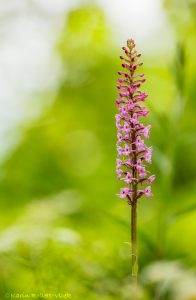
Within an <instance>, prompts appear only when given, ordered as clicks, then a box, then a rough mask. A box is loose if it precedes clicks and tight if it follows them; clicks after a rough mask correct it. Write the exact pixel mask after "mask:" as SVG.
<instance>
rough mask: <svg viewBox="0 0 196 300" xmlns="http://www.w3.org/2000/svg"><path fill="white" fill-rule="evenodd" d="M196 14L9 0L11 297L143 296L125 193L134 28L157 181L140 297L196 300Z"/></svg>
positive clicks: (153, 3) (1, 207)
mask: <svg viewBox="0 0 196 300" xmlns="http://www.w3.org/2000/svg"><path fill="white" fill-rule="evenodd" d="M195 20H196V2H195V0H186V1H183V0H165V1H161V0H148V1H146V0H121V1H117V0H108V1H104V0H97V1H73V0H70V1H69V0H56V1H53V0H28V1H26V0H13V1H3V0H1V1H0V155H1V156H0V163H1V165H0V293H1V296H0V298H1V299H5V295H7V294H6V293H23V294H24V293H31V292H34V293H40V292H46V293H49V292H50V293H52V292H53V293H57V292H60V293H71V295H72V299H80V300H81V299H89V300H98V299H101V300H111V299H113V300H114V299H122V300H129V299H130V300H131V299H132V293H131V285H130V207H129V206H128V205H127V204H126V203H125V202H123V201H122V200H119V199H118V198H117V197H116V196H115V194H117V193H118V192H119V188H120V186H121V184H120V183H119V182H118V181H117V179H116V174H115V159H116V129H115V118H114V115H115V113H116V104H115V99H116V97H117V90H116V88H115V85H116V80H117V71H118V70H119V68H120V61H119V59H118V56H119V55H120V54H121V50H120V49H121V47H122V46H123V45H124V44H125V42H126V39H127V38H128V37H133V38H134V39H135V41H136V44H137V48H138V51H141V52H142V53H143V61H144V66H143V67H142V69H143V71H144V72H145V74H146V78H147V83H145V85H144V89H145V90H146V91H147V92H148V93H149V95H150V96H149V98H148V99H149V100H148V107H149V108H150V110H151V113H150V116H149V119H148V120H149V122H150V123H151V124H152V131H151V138H150V141H149V143H150V144H152V145H153V148H154V155H153V164H152V166H151V171H152V172H153V173H154V174H156V177H157V178H156V181H155V184H154V186H153V193H154V197H153V198H152V199H150V200H146V199H142V200H141V201H140V203H139V206H138V243H139V282H140V294H141V295H140V297H141V299H143V300H152V299H155V300H158V299H165V300H171V299H172V300H194V299H196V275H195V262H196V222H195V218H196V184H195V183H196V182H195V177H196V174H195V170H196V156H195V149H196V135H195V125H196V117H195V115H196V113H195V111H196V100H195V98H196V60H195V50H196V37H195V30H196V23H195ZM37 299H43V297H41V296H40V297H37ZM46 299H47V298H46ZM50 299H53V298H50Z"/></svg>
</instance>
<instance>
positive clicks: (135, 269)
mask: <svg viewBox="0 0 196 300" xmlns="http://www.w3.org/2000/svg"><path fill="white" fill-rule="evenodd" d="M137 273H138V263H137V202H134V203H132V206H131V277H132V283H133V285H134V286H137Z"/></svg>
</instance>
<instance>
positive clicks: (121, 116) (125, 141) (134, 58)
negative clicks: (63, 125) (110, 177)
mask: <svg viewBox="0 0 196 300" xmlns="http://www.w3.org/2000/svg"><path fill="white" fill-rule="evenodd" d="M122 49H123V51H124V53H125V55H123V56H122V55H121V56H120V59H121V61H123V63H122V67H123V72H122V71H119V72H118V74H119V75H120V76H121V77H120V78H118V85H117V88H118V90H119V98H118V99H117V100H116V103H117V106H118V114H117V115H116V120H117V123H116V126H117V131H118V132H117V137H118V141H117V149H118V158H117V168H116V170H117V175H118V179H119V180H122V181H124V183H125V187H124V188H121V191H120V194H119V197H120V198H122V199H127V202H128V204H130V205H134V204H135V203H137V200H138V199H139V198H140V197H141V196H143V195H145V196H146V197H147V198H149V197H151V196H152V195H153V194H152V193H151V187H150V186H149V185H151V184H152V182H153V181H154V179H155V176H154V175H149V173H150V172H149V171H148V170H147V165H148V164H150V163H151V157H152V147H147V146H146V144H145V141H144V139H148V138H149V134H150V129H151V125H143V124H142V123H141V121H140V119H141V118H145V117H146V116H147V114H148V113H149V110H148V109H147V108H146V107H145V106H144V105H143V102H144V101H145V100H146V98H147V97H148V95H147V94H146V93H145V92H143V91H141V86H142V84H143V83H144V82H145V79H144V74H143V73H136V72H137V70H138V69H139V68H140V66H142V65H143V63H142V62H139V61H138V59H139V58H140V56H141V54H140V53H139V54H138V53H137V51H136V49H135V42H134V41H133V40H132V39H129V40H128V41H127V47H123V48H122ZM140 102H142V105H141V103H140Z"/></svg>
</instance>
